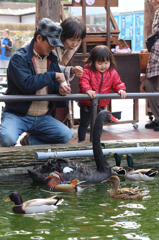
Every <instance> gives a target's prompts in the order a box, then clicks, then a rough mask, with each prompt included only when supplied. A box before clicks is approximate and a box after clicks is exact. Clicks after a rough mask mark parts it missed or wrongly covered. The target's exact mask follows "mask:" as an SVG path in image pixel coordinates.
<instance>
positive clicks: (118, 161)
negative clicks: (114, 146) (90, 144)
mask: <svg viewBox="0 0 159 240" xmlns="http://www.w3.org/2000/svg"><path fill="white" fill-rule="evenodd" d="M110 155H112V156H113V157H114V158H115V163H116V165H114V166H113V167H111V172H112V174H115V175H118V176H120V175H125V174H126V170H125V169H124V168H123V167H120V164H121V155H120V154H118V153H113V152H110Z"/></svg>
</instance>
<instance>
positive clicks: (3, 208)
mask: <svg viewBox="0 0 159 240" xmlns="http://www.w3.org/2000/svg"><path fill="white" fill-rule="evenodd" d="M0 182H1V185H0V239H3V240H5V239H16V240H18V239H23V240H25V239H27V240H28V239H39V240H40V239H46V240H50V239H57V240H59V239H63V240H65V239H68V240H76V239H77V240H79V239H114V240H118V239H122V240H124V239H142V240H148V239H151V240H157V239H159V196H158V195H159V185H158V182H159V174H158V176H156V178H155V180H154V181H151V182H133V181H131V180H125V178H124V177H122V178H121V187H133V188H135V187H139V188H142V189H144V190H143V191H144V192H145V193H147V195H146V196H145V197H144V199H142V200H120V199H113V198H111V197H109V196H108V191H107V190H108V189H109V188H110V185H109V184H100V183H96V184H94V185H93V187H91V188H88V189H85V190H84V191H83V192H81V193H58V195H59V196H60V197H62V198H64V200H65V201H64V204H63V205H61V206H59V207H58V209H57V210H56V211H54V212H47V213H39V214H23V215H21V214H15V213H13V212H12V207H13V202H8V203H5V202H4V200H5V199H6V198H7V197H8V195H9V194H10V193H11V192H13V191H17V192H19V193H20V194H21V196H22V197H23V201H26V200H28V199H31V198H38V197H49V196H50V195H51V194H50V193H48V192H44V191H42V189H46V188H45V185H40V186H39V185H35V184H33V182H32V180H31V179H30V178H29V177H27V176H26V177H10V178H0Z"/></svg>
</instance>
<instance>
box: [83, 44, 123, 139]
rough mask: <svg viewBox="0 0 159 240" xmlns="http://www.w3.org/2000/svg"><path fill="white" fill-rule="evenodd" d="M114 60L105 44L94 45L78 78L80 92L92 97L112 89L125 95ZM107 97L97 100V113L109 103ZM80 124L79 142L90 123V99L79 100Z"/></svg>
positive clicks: (109, 91)
mask: <svg viewBox="0 0 159 240" xmlns="http://www.w3.org/2000/svg"><path fill="white" fill-rule="evenodd" d="M115 68H116V62H115V59H114V57H113V54H112V53H111V51H110V50H109V48H108V47H107V46H105V45H99V46H96V47H94V48H93V49H92V50H91V52H90V56H89V57H88V59H87V60H86V65H85V67H84V71H83V75H82V77H80V78H79V82H78V84H79V88H80V93H87V94H88V95H89V96H90V97H91V98H94V97H95V95H96V93H111V90H113V91H114V92H116V93H119V94H120V95H121V98H125V97H126V92H125V90H126V87H125V84H124V83H123V82H122V81H121V80H120V77H119V75H118V73H117V72H116V70H115ZM109 102H110V100H109V99H101V100H99V101H98V108H97V109H98V113H99V112H100V111H101V110H104V109H105V108H106V106H107V105H108V104H109ZM79 106H80V125H79V128H78V140H79V142H82V141H85V136H86V132H87V128H88V126H89V124H90V115H91V114H90V106H91V101H90V100H80V101H79Z"/></svg>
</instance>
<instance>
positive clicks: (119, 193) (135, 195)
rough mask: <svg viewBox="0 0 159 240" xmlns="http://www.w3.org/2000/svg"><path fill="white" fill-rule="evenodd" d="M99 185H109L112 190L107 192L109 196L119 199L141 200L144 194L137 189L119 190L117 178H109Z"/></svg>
mask: <svg viewBox="0 0 159 240" xmlns="http://www.w3.org/2000/svg"><path fill="white" fill-rule="evenodd" d="M101 183H111V184H112V188H111V189H110V190H109V196H111V197H113V198H120V199H142V198H143V196H144V194H143V193H141V192H140V190H138V189H133V188H121V189H119V185H120V179H119V177H118V176H115V175H113V176H111V177H110V178H108V179H107V180H104V181H102V182H101Z"/></svg>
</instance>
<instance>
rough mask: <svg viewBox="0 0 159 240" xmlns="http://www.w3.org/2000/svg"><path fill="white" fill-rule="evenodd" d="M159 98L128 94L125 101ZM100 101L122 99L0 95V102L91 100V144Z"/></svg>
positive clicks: (117, 96)
mask: <svg viewBox="0 0 159 240" xmlns="http://www.w3.org/2000/svg"><path fill="white" fill-rule="evenodd" d="M135 98H137V99H140V98H141V99H142V98H159V93H127V94H126V98H125V99H135ZM99 99H121V96H120V95H119V94H117V93H110V94H98V93H97V94H96V96H95V98H93V99H91V98H90V96H88V94H68V95H66V96H60V95H59V94H48V95H2V96H1V95H0V102H11V101H14V102H18V101H66V100H91V122H90V142H92V141H93V126H94V122H95V119H96V116H97V106H98V100H99Z"/></svg>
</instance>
